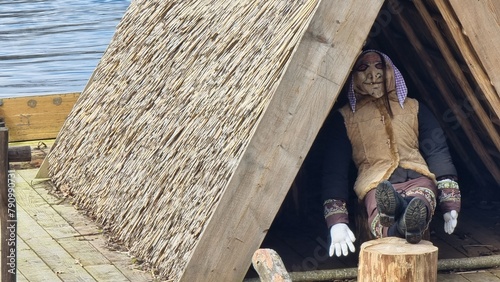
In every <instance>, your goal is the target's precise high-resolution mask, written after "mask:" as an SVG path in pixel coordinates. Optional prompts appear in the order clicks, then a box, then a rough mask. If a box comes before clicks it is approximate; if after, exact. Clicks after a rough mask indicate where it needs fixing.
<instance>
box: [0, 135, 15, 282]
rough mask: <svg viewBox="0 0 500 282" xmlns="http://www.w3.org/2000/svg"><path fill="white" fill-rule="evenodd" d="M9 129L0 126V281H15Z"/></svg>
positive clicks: (13, 202) (13, 183)
mask: <svg viewBox="0 0 500 282" xmlns="http://www.w3.org/2000/svg"><path fill="white" fill-rule="evenodd" d="M8 152H9V130H8V129H7V128H6V127H0V226H1V228H2V231H1V234H0V240H1V243H0V247H1V252H0V253H1V258H0V262H1V263H2V266H1V281H16V268H17V250H16V244H17V238H16V237H17V234H16V233H17V220H16V218H17V215H16V200H15V196H14V187H15V182H14V181H15V180H14V179H13V177H12V174H11V172H10V171H9V153H8Z"/></svg>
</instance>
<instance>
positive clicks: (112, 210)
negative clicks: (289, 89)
mask: <svg viewBox="0 0 500 282" xmlns="http://www.w3.org/2000/svg"><path fill="white" fill-rule="evenodd" d="M317 2H318V1H317V0H309V1H252V0H245V1H243V0H242V1H230V0H226V1H222V0H216V1H215V0H205V1H200V0H196V1H194V0H191V1H160V0H148V1H133V2H132V3H131V5H130V7H129V9H128V10H127V12H126V14H125V16H124V17H123V19H122V21H121V23H120V24H119V25H118V27H117V30H116V33H115V36H114V38H113V39H112V42H111V43H110V45H109V47H108V49H107V50H106V52H105V54H104V56H103V57H102V59H101V61H100V63H99V65H98V66H97V68H96V70H95V72H94V74H93V77H92V79H91V80H90V81H89V84H88V85H87V87H86V89H85V91H84V92H83V93H82V94H81V96H80V98H79V100H78V101H77V103H76V105H75V107H74V109H73V110H72V112H71V113H70V115H69V117H68V119H67V121H66V123H65V124H64V126H63V128H62V129H61V132H60V134H59V136H58V139H57V143H56V146H55V147H54V148H53V150H52V151H51V153H50V156H49V161H50V164H51V166H50V174H51V178H52V180H53V181H54V183H56V185H58V186H60V188H61V189H62V190H64V191H66V192H68V193H70V194H72V195H74V197H75V200H76V204H77V205H78V207H80V208H82V209H84V210H86V211H88V212H89V214H90V215H91V216H93V217H95V218H96V220H97V221H98V222H99V223H101V224H103V225H104V226H106V227H107V228H109V230H110V234H111V235H112V237H113V239H114V240H117V241H119V242H122V243H123V244H124V246H125V247H127V248H128V249H130V251H131V253H133V254H134V255H135V256H137V257H140V258H141V259H144V260H145V261H147V262H149V263H151V264H152V266H153V267H154V268H155V269H157V270H158V272H159V274H160V276H161V277H163V278H165V279H172V280H178V279H179V276H180V275H181V274H182V270H183V268H184V265H185V264H186V262H187V260H188V259H189V258H190V255H191V250H192V249H193V246H194V245H195V243H196V240H197V238H198V237H199V235H200V233H201V232H202V231H203V228H204V226H205V223H206V221H207V220H208V219H209V218H210V215H211V213H212V212H213V210H214V207H215V206H216V205H217V203H218V200H219V197H220V195H221V193H222V191H223V190H224V188H225V186H226V184H227V182H228V180H229V178H230V177H231V175H232V172H233V171H234V169H235V167H236V166H237V165H238V161H239V159H240V157H241V154H242V151H243V150H244V149H245V147H246V144H247V142H248V140H249V136H251V134H252V132H253V130H254V129H255V126H256V124H257V122H258V120H259V118H260V117H261V114H262V113H263V111H264V110H265V108H266V106H267V104H268V102H269V99H270V97H271V95H272V93H273V90H274V89H275V88H276V85H277V83H278V81H279V80H280V77H281V76H282V74H283V71H284V70H285V68H286V64H287V62H288V59H289V58H290V56H291V54H292V52H293V50H294V48H295V46H296V44H297V42H298V40H299V39H300V38H301V36H302V34H303V33H304V30H305V28H306V27H307V24H308V23H309V21H310V20H311V17H312V14H313V12H314V10H315V8H316V6H317Z"/></svg>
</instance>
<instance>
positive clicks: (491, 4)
mask: <svg viewBox="0 0 500 282" xmlns="http://www.w3.org/2000/svg"><path fill="white" fill-rule="evenodd" d="M450 5H451V7H452V8H453V10H454V12H455V14H456V16H457V17H458V19H459V20H460V23H461V25H462V32H463V34H464V35H465V36H467V38H468V40H469V41H470V43H471V45H472V46H473V47H474V51H475V52H476V54H477V56H478V57H479V60H480V61H481V64H482V66H483V67H484V69H485V71H486V73H487V75H488V76H489V78H490V81H491V84H492V85H493V86H494V87H495V89H496V92H497V95H496V97H489V98H490V99H491V101H492V105H493V106H496V107H494V108H495V109H496V110H497V111H499V110H500V109H499V108H500V107H498V106H499V105H500V102H499V97H498V93H499V91H500V72H498V65H499V64H500V48H498V46H499V45H500V36H499V33H500V18H499V17H500V2H499V1H497V0H482V1H474V5H471V4H469V5H464V2H463V1H458V0H450ZM497 114H498V112H497Z"/></svg>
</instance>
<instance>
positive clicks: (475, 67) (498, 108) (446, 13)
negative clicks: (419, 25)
mask: <svg viewBox="0 0 500 282" xmlns="http://www.w3.org/2000/svg"><path fill="white" fill-rule="evenodd" d="M434 3H435V5H436V7H437V8H438V10H439V12H440V13H441V16H442V17H443V20H444V22H445V23H446V26H447V28H448V31H449V33H450V35H451V36H450V37H451V38H453V40H455V42H456V44H457V45H458V46H460V48H459V50H458V51H459V52H460V53H461V54H462V57H463V58H464V60H465V62H466V63H467V67H468V69H469V70H470V72H471V74H472V76H473V77H474V78H475V80H476V83H477V84H478V87H479V88H480V89H481V91H482V92H483V93H484V96H485V98H486V102H488V103H489V104H490V108H491V109H492V110H493V111H494V113H495V114H496V116H497V120H498V117H500V99H499V97H498V92H497V91H496V90H495V88H494V87H493V85H492V84H491V80H490V78H489V77H488V74H487V73H486V72H485V70H484V68H483V66H482V63H481V62H480V61H479V58H478V56H477V54H476V52H475V51H474V48H473V47H472V45H471V42H470V40H469V39H468V38H467V36H466V35H465V34H464V32H462V26H461V25H460V23H459V21H458V19H457V18H456V15H455V13H454V11H453V9H452V8H451V7H449V4H447V2H445V1H434Z"/></svg>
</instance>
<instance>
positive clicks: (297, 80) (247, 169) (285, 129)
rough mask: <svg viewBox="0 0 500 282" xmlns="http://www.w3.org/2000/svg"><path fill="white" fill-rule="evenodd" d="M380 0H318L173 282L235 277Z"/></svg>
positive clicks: (335, 91) (248, 261)
mask: <svg viewBox="0 0 500 282" xmlns="http://www.w3.org/2000/svg"><path fill="white" fill-rule="evenodd" d="M383 2H384V1H383V0H375V1H374V0H359V1H344V0H331V1H321V2H320V3H319V6H318V7H317V8H316V12H315V14H314V17H313V19H312V21H311V23H310V24H309V27H308V29H307V31H306V33H305V35H304V36H303V37H302V39H301V41H300V43H299V44H298V46H297V49H296V50H295V52H294V54H293V56H292V57H291V59H290V62H289V65H288V68H287V70H286V71H285V74H284V76H283V78H282V79H281V81H280V83H279V86H278V88H277V89H276V91H275V93H274V95H273V97H272V99H271V101H270V103H269V105H268V107H267V109H266V111H265V113H264V114H263V116H262V118H261V120H260V122H259V125H258V126H257V128H256V130H255V132H254V134H253V136H252V138H251V140H250V142H249V145H248V146H247V148H246V151H245V152H244V154H243V156H242V158H241V160H240V162H239V165H238V167H237V168H236V170H235V173H234V174H233V175H232V178H231V179H230V181H229V183H228V186H227V187H226V188H225V190H224V192H223V194H222V195H221V199H220V200H219V204H218V206H217V208H216V210H215V211H214V213H213V215H212V217H211V219H210V221H209V222H208V223H207V225H206V228H205V230H204V231H203V232H202V234H201V235H200V238H199V240H198V243H197V245H196V246H195V247H194V250H193V252H192V254H191V257H190V258H189V261H188V263H187V265H186V268H185V269H184V273H183V275H182V277H181V281H201V280H203V281H242V279H243V277H244V275H245V273H246V272H247V270H248V268H249V267H250V264H251V258H252V254H253V253H254V252H255V250H257V249H258V248H259V246H260V244H261V242H262V240H263V239H264V237H265V235H266V233H267V230H268V229H269V227H270V225H271V223H272V221H273V219H274V217H275V215H276V213H277V211H278V209H279V208H280V205H281V203H282V201H283V199H284V198H285V196H286V194H287V192H288V190H289V188H290V186H291V184H292V182H293V179H294V177H295V176H296V174H297V172H298V170H299V168H300V166H301V164H302V161H303V160H304V158H305V156H306V155H307V152H308V150H309V149H310V147H311V145H312V143H313V141H314V139H315V137H316V135H317V133H318V131H319V129H320V127H321V126H322V124H323V121H324V120H325V119H326V117H327V115H328V113H329V111H330V110H331V108H332V106H333V104H334V102H335V100H336V98H337V96H338V94H339V92H340V90H341V89H342V86H343V85H344V83H345V81H346V79H347V77H348V75H349V72H350V69H351V67H352V65H353V64H354V62H355V59H356V57H357V55H358V54H359V52H360V51H361V48H362V45H363V42H364V41H365V39H366V38H367V35H368V33H369V31H370V28H371V26H372V25H373V23H374V22H375V18H376V16H377V14H378V12H379V10H380V8H381V6H382V4H383Z"/></svg>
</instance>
